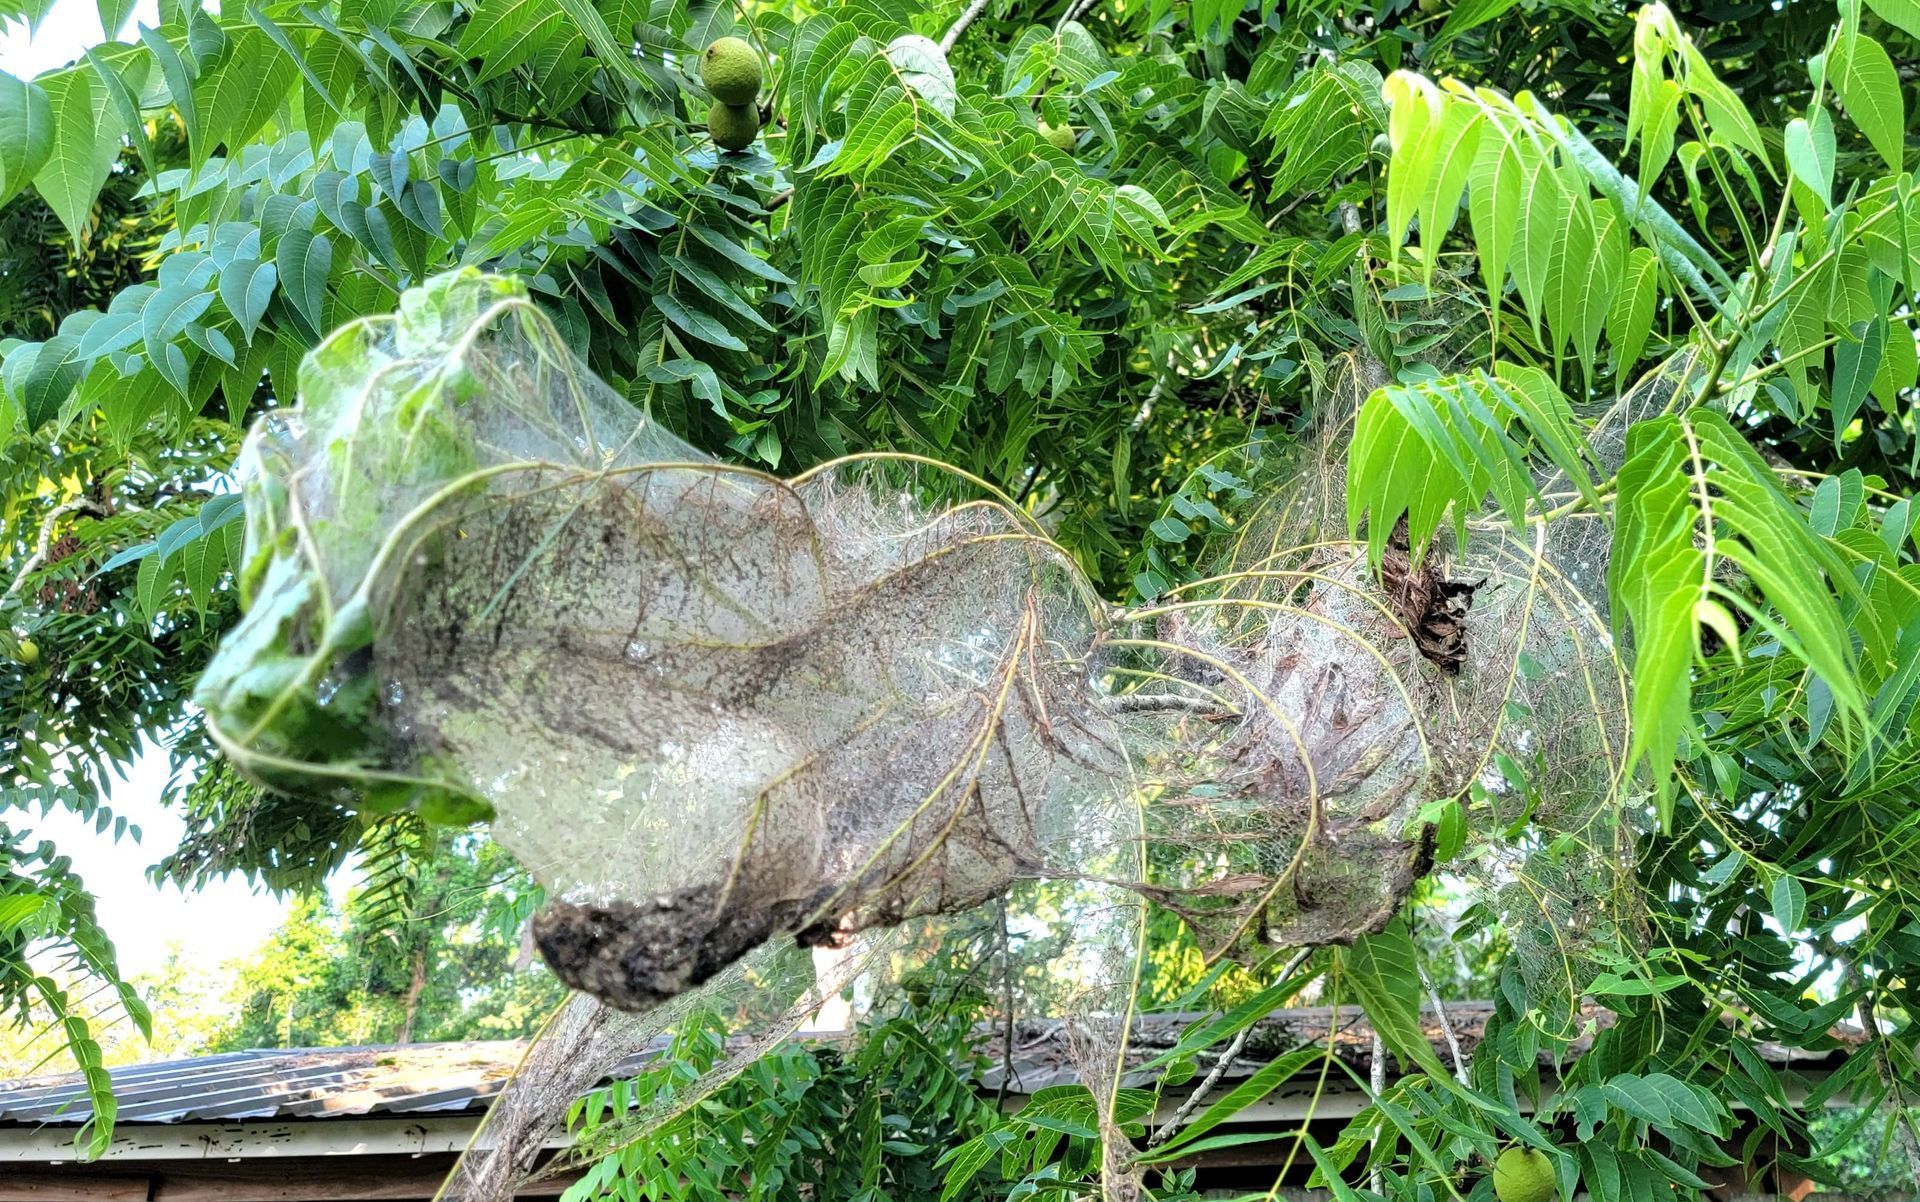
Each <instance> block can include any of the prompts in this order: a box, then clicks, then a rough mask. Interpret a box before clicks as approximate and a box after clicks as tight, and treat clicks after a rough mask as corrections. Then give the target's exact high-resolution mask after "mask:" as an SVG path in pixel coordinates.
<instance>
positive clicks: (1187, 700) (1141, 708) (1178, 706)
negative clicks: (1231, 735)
mask: <svg viewBox="0 0 1920 1202" xmlns="http://www.w3.org/2000/svg"><path fill="white" fill-rule="evenodd" d="M1107 708H1108V709H1110V710H1113V711H1115V712H1117V713H1122V714H1131V713H1140V712H1146V713H1153V712H1156V711H1159V710H1186V711H1188V712H1189V713H1195V714H1205V715H1208V716H1213V715H1219V716H1221V717H1233V716H1234V714H1235V712H1236V711H1234V710H1231V709H1225V710H1223V709H1222V708H1221V707H1220V703H1219V702H1218V701H1216V700H1214V699H1213V698H1211V697H1189V696H1187V695H1186V694H1184V693H1122V694H1121V695H1120V696H1118V697H1110V698H1108V699H1107Z"/></svg>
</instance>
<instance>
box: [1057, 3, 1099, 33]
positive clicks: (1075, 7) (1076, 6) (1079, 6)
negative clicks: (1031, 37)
mask: <svg viewBox="0 0 1920 1202" xmlns="http://www.w3.org/2000/svg"><path fill="white" fill-rule="evenodd" d="M1093 5H1094V0H1073V3H1071V4H1068V5H1067V11H1065V12H1063V13H1061V14H1060V19H1059V20H1058V21H1056V22H1055V23H1054V26H1053V32H1054V33H1055V34H1058V33H1059V32H1060V31H1061V30H1063V29H1065V28H1066V27H1067V22H1069V21H1078V20H1079V19H1080V18H1081V17H1084V16H1086V15H1087V10H1088V9H1090V8H1092V7H1093Z"/></svg>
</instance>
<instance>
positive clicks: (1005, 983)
mask: <svg viewBox="0 0 1920 1202" xmlns="http://www.w3.org/2000/svg"><path fill="white" fill-rule="evenodd" d="M1000 956H1001V961H1000V994H1001V1005H1002V1007H1003V1008H1004V1009H1005V1010H1006V1012H1007V1025H1006V1029H1005V1032H1004V1033H1003V1035H1002V1036H1001V1045H1000V1046H1001V1067H1000V1096H999V1097H998V1098H995V1099H994V1105H995V1106H996V1107H999V1106H1005V1105H1006V1102H1007V1086H1009V1085H1011V1084H1012V1083H1013V936H1012V935H1011V934H1009V933H1008V930H1007V899H1006V898H1004V897H1003V898H1001V899H1000Z"/></svg>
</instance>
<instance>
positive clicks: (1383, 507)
mask: <svg viewBox="0 0 1920 1202" xmlns="http://www.w3.org/2000/svg"><path fill="white" fill-rule="evenodd" d="M1581 446H1582V442H1581V438H1580V435H1579V433H1578V431H1577V429H1576V427H1575V422H1574V417H1573V410H1572V407H1571V405H1570V404H1569V402H1568V401H1567V399H1566V397H1565V396H1564V395H1563V394H1562V393H1561V392H1560V390H1559V388H1557V387H1556V386H1555V385H1554V383H1553V380H1552V378H1551V377H1549V376H1548V375H1547V374H1546V373H1545V372H1543V371H1541V370H1540V369H1538V368H1533V367H1523V366H1519V365H1516V364H1510V363H1499V364H1495V366H1494V370H1493V371H1492V372H1490V373H1489V372H1484V371H1477V372H1470V373H1465V374H1461V375H1454V376H1445V377H1442V378H1440V379H1437V380H1430V381H1421V382H1419V383H1413V384H1395V385H1389V386H1388V387H1386V388H1382V389H1380V390H1379V391H1377V392H1375V393H1374V394H1373V395H1372V396H1370V397H1368V398H1367V399H1366V401H1365V402H1364V403H1363V404H1362V405H1361V407H1360V413H1359V416H1358V418H1357V419H1356V420H1355V424H1354V436H1353V448H1352V453H1351V457H1350V460H1349V466H1348V476H1347V525H1348V529H1349V531H1350V532H1353V533H1357V532H1358V531H1359V528H1360V522H1361V520H1362V518H1363V517H1364V518H1365V519H1366V522H1367V547H1368V555H1369V558H1370V560H1371V562H1372V563H1373V564H1374V565H1376V566H1377V565H1378V564H1379V561H1380V556H1381V554H1382V552H1383V551H1384V550H1385V548H1386V540H1387V537H1388V535H1389V534H1390V533H1391V531H1392V529H1393V527H1394V524H1395V523H1396V522H1397V521H1398V520H1399V519H1400V517H1401V515H1402V514H1404V515H1406V518H1407V524H1408V534H1409V537H1410V538H1411V540H1412V543H1413V546H1414V548H1415V549H1416V551H1418V550H1419V549H1421V548H1424V547H1425V546H1426V545H1427V542H1428V540H1430V539H1431V538H1432V537H1433V534H1434V532H1435V531H1436V530H1437V529H1438V528H1439V526H1440V523H1441V521H1442V520H1443V519H1444V518H1445V516H1446V515H1447V513H1448V512H1449V511H1451V512H1452V514H1453V516H1454V519H1455V521H1456V523H1457V524H1458V526H1459V535H1460V537H1461V538H1462V539H1464V538H1465V529H1464V523H1465V521H1466V519H1467V518H1468V517H1469V516H1470V515H1471V514H1472V513H1473V512H1474V511H1475V510H1477V509H1478V508H1479V506H1480V504H1481V502H1482V501H1483V500H1484V499H1485V498H1486V497H1487V495H1488V494H1489V493H1491V494H1493V496H1494V497H1495V498H1496V499H1497V500H1498V501H1499V503H1500V506H1501V509H1502V510H1503V511H1504V512H1505V513H1506V515H1507V517H1508V519H1509V520H1511V521H1513V522H1514V523H1515V524H1516V525H1518V524H1519V523H1520V522H1522V521H1523V520H1524V517H1525V511H1526V506H1527V502H1528V500H1529V498H1530V497H1531V496H1532V493H1533V481H1532V477H1531V475H1530V473H1529V471H1528V468H1527V464H1526V462H1525V460H1526V457H1527V455H1528V454H1529V452H1530V450H1536V449H1537V450H1538V452H1539V453H1540V454H1541V455H1542V456H1543V457H1544V458H1545V459H1547V460H1548V461H1549V462H1551V463H1552V464H1553V465H1554V466H1555V467H1557V468H1559V469H1560V471H1561V472H1562V473H1563V474H1564V475H1566V477H1567V478H1568V479H1569V480H1570V481H1572V482H1573V483H1574V485H1575V487H1577V488H1579V489H1580V491H1581V492H1582V493H1583V494H1586V495H1589V496H1591V495H1592V481H1591V476H1590V474H1589V472H1588V469H1587V467H1586V465H1585V464H1584V463H1583V462H1582V458H1581V455H1582V452H1581Z"/></svg>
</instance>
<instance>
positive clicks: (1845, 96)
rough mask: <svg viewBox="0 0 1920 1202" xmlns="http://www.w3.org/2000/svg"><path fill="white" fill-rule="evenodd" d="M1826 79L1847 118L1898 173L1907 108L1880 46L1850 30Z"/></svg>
mask: <svg viewBox="0 0 1920 1202" xmlns="http://www.w3.org/2000/svg"><path fill="white" fill-rule="evenodd" d="M1829 77H1830V78H1831V79H1832V80H1833V86H1834V90H1835V91H1837V92H1839V93H1840V102H1841V103H1842V104H1844V105H1846V106H1847V115H1848V116H1849V117H1852V118H1853V123H1854V125H1856V126H1858V127H1859V129H1860V132H1861V133H1863V134H1865V135H1866V136H1867V141H1868V142H1870V143H1872V144H1873V148H1874V149H1875V150H1876V151H1878V152H1879V153H1880V157H1881V158H1882V159H1884V160H1886V164H1887V169H1888V170H1889V171H1898V170H1900V160H1901V155H1902V152H1903V150H1904V148H1905V128H1906V107H1905V104H1904V103H1903V101H1902V99H1901V96H1900V76H1899V74H1898V73H1896V72H1895V71H1894V69H1893V60H1892V59H1891V58H1888V57H1887V52H1886V49H1885V48H1884V47H1882V46H1881V45H1880V43H1878V42H1876V41H1874V40H1873V39H1872V38H1870V37H1868V36H1866V35H1865V34H1863V33H1861V32H1859V31H1858V30H1857V29H1849V30H1847V31H1845V32H1843V33H1842V34H1841V36H1840V41H1839V44H1838V45H1837V46H1835V47H1834V51H1833V62H1832V63H1831V64H1830V70H1829Z"/></svg>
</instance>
